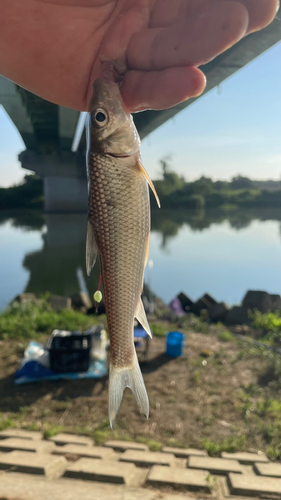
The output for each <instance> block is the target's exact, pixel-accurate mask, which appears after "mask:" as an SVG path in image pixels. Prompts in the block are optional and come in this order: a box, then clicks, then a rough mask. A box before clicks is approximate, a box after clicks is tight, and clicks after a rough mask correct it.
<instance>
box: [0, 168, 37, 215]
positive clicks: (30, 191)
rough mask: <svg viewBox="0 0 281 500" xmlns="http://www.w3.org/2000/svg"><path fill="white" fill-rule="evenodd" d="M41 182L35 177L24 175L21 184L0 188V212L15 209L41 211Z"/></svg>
mask: <svg viewBox="0 0 281 500" xmlns="http://www.w3.org/2000/svg"><path fill="white" fill-rule="evenodd" d="M43 203H44V197H43V180H42V179H40V177H38V176H37V175H26V176H25V177H24V180H23V182H22V183H21V184H18V185H16V186H11V187H9V188H1V187H0V210H10V209H16V208H28V209H30V208H32V209H37V210H38V209H41V210H42V209H43Z"/></svg>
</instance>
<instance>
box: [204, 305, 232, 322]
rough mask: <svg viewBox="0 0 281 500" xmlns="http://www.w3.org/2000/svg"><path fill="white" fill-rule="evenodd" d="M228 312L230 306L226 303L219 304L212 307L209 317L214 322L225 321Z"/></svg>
mask: <svg viewBox="0 0 281 500" xmlns="http://www.w3.org/2000/svg"><path fill="white" fill-rule="evenodd" d="M228 311H229V306H228V305H227V304H226V303H225V302H219V303H217V304H213V305H212V306H211V307H210V310H209V317H210V319H212V320H213V321H225V318H226V315H227V313H228Z"/></svg>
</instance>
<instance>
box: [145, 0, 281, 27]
mask: <svg viewBox="0 0 281 500" xmlns="http://www.w3.org/2000/svg"><path fill="white" fill-rule="evenodd" d="M213 1H214V2H216V1H218V0H213ZM236 1H238V2H240V3H241V4H242V5H244V6H245V7H246V9H247V11H248V14H249V26H248V31H247V32H248V33H250V32H253V31H258V30H260V29H262V28H264V27H265V26H267V25H268V24H270V23H271V21H272V20H273V19H274V16H275V15H276V12H277V10H278V8H279V1H278V0H236ZM208 5H210V0H173V2H171V0H157V1H156V2H155V5H154V8H153V11H152V13H151V18H150V27H151V28H160V27H164V26H171V25H172V24H173V23H174V22H176V21H177V20H178V19H186V18H188V17H189V16H194V15H195V14H197V13H199V12H200V11H202V9H204V8H206V7H207V6H208Z"/></svg>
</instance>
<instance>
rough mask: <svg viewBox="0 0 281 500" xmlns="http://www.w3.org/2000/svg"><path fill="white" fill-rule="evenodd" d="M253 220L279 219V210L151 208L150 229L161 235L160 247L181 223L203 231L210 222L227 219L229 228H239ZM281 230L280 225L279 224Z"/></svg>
mask: <svg viewBox="0 0 281 500" xmlns="http://www.w3.org/2000/svg"><path fill="white" fill-rule="evenodd" d="M254 220H260V221H267V220H273V221H274V220H277V221H281V211H280V210H278V209H271V208H269V209H258V208H256V209H252V210H235V211H233V212H230V213H229V212H228V213H227V212H224V211H221V210H215V209H214V210H208V211H205V210H187V211H176V210H153V212H152V221H151V229H152V231H155V232H158V233H160V234H161V236H162V242H161V248H165V247H166V245H167V243H168V241H170V240H171V239H173V238H175V237H176V236H177V235H178V232H179V229H180V228H181V227H182V226H183V225H187V226H189V227H190V229H191V230H192V231H203V230H205V229H208V228H210V227H211V226H212V224H222V223H223V222H225V221H228V223H229V225H230V227H231V228H233V229H236V230H238V231H239V230H240V229H244V228H247V227H249V226H250V225H251V223H252V222H253V221H254ZM280 232H281V225H280ZM280 234H281V233H280Z"/></svg>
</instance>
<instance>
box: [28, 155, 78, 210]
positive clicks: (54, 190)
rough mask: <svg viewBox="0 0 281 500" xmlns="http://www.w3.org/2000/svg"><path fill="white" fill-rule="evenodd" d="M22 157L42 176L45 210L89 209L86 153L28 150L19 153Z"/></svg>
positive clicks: (30, 167) (30, 168)
mask: <svg viewBox="0 0 281 500" xmlns="http://www.w3.org/2000/svg"><path fill="white" fill-rule="evenodd" d="M19 160H20V161H21V164H22V167H23V168H25V169H27V170H32V171H33V172H35V173H36V174H37V175H39V176H40V177H42V179H43V181H44V200H45V205H44V208H45V211H46V212H86V210H87V198H88V193H87V176H86V167H85V157H84V156H82V155H77V154H76V153H72V152H68V151H63V152H61V153H59V154H50V155H48V154H37V153H35V152H33V151H28V150H27V151H23V152H22V153H20V155H19Z"/></svg>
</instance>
